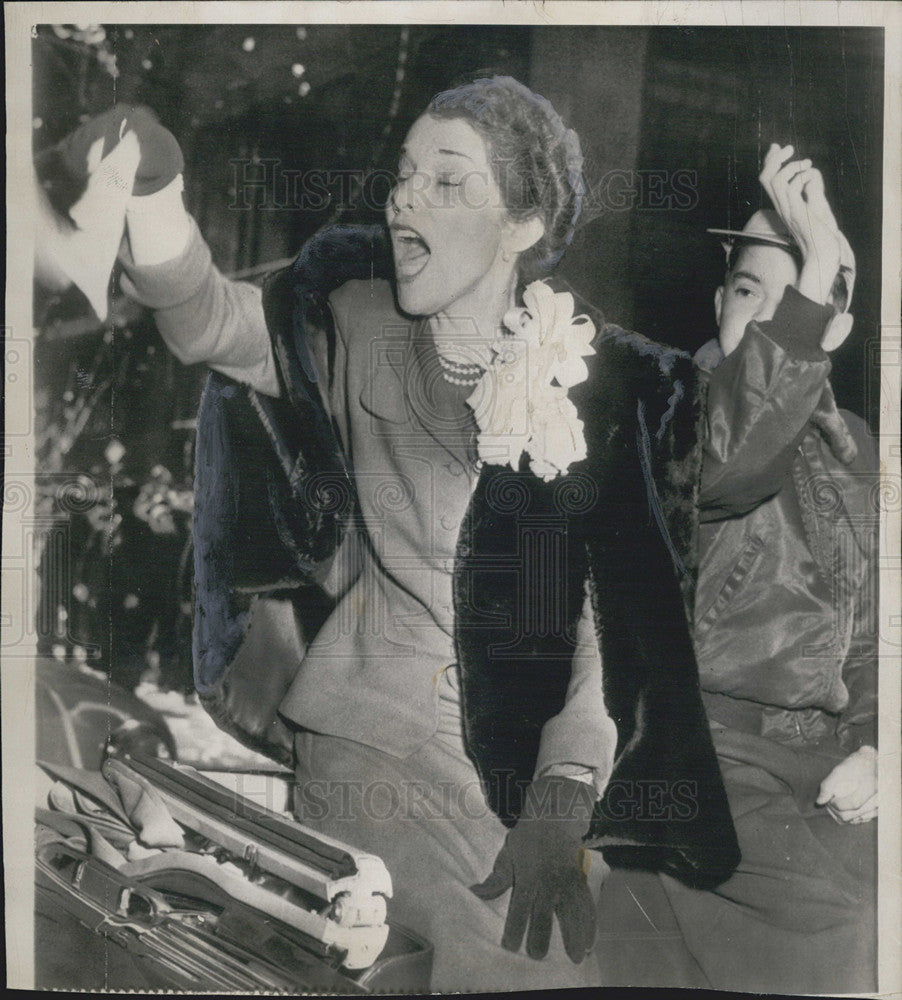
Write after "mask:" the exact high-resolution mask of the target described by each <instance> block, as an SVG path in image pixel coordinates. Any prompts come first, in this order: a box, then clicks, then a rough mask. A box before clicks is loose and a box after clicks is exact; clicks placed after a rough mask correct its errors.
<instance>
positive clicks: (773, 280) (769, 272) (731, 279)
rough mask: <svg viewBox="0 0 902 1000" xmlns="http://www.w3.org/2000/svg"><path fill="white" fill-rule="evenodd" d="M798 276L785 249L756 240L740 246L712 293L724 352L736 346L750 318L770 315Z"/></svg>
mask: <svg viewBox="0 0 902 1000" xmlns="http://www.w3.org/2000/svg"><path fill="white" fill-rule="evenodd" d="M798 280H799V269H798V266H797V265H796V262H795V260H793V258H792V256H791V254H789V253H787V252H786V251H785V250H781V249H780V248H779V247H773V246H766V245H763V244H760V243H749V244H746V245H745V246H743V247H742V248H741V249H740V250H739V252H738V254H737V255H736V263H735V264H734V266H733V270H732V271H730V272H729V273H728V274H727V277H726V280H725V281H724V283H723V285H722V286H721V287H720V288H718V289H717V292H716V294H715V296H714V311H715V313H716V314H717V324H718V327H719V328H720V333H719V335H718V336H719V339H720V347H721V350H722V351H723V352H724V354H729V353H730V352H731V351H733V350H735V349H736V347H737V346H738V344H739V341H740V340H742V335H743V333H744V332H745V328H746V325H747V324H748V323H750V322H751V321H752V320H757V321H758V322H762V321H763V320H768V319H773V315H774V313H775V312H776V310H777V306H778V305H779V304H780V300H781V299H782V298H783V292H784V291H785V289H786V286H787V285H793V286H794V285H795V283H796V282H797V281H798Z"/></svg>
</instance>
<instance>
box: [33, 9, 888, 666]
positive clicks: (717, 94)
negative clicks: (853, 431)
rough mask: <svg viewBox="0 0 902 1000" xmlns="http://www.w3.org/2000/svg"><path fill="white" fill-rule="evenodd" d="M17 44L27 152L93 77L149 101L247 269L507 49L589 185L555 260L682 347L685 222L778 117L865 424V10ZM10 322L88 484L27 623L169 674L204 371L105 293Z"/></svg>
mask: <svg viewBox="0 0 902 1000" xmlns="http://www.w3.org/2000/svg"><path fill="white" fill-rule="evenodd" d="M33 53H34V120H33V126H34V131H33V136H34V149H35V152H36V153H37V152H40V151H42V150H44V149H46V148H48V147H49V146H51V145H53V144H54V143H56V142H57V141H59V140H60V139H61V138H62V137H63V136H64V135H66V134H67V133H68V132H70V131H71V130H72V129H74V128H75V127H77V125H78V124H79V123H80V122H81V121H83V120H85V119H86V118H88V117H90V116H91V115H93V114H96V113H98V112H100V111H103V110H105V109H107V108H109V107H110V106H111V105H112V104H113V103H115V102H116V101H125V102H132V103H142V104H147V105H149V106H150V107H151V108H152V109H153V110H154V111H155V112H156V113H157V115H158V116H159V117H160V119H161V121H162V122H163V124H165V125H166V126H167V127H168V128H170V129H171V130H172V132H173V133H174V134H175V136H176V137H177V138H178V140H179V142H180V144H181V146H182V149H183V150H184V153H185V159H186V164H187V166H186V188H187V190H186V196H187V201H188V207H189V210H190V211H191V212H192V214H194V216H195V217H196V218H197V220H198V222H199V224H200V227H201V229H202V231H203V233H204V235H205V236H206V238H207V241H208V242H209V244H210V246H211V248H212V250H213V254H214V259H215V260H216V262H217V264H218V265H219V266H220V268H222V269H223V270H224V271H226V272H229V273H239V274H242V275H248V276H249V277H251V278H254V279H257V278H260V277H262V275H263V274H265V272H266V270H267V265H269V264H271V263H272V262H275V261H278V260H280V259H282V258H284V257H286V256H288V255H290V254H291V253H292V252H294V251H296V250H297V248H298V247H299V246H300V244H301V243H302V241H303V240H304V238H305V237H306V236H308V235H309V234H310V233H312V232H313V231H314V230H315V229H317V228H318V227H319V226H320V225H322V224H323V223H325V222H327V221H330V220H333V219H336V218H341V219H344V220H348V221H351V220H357V219H363V218H368V217H374V216H376V215H378V212H379V206H378V204H377V202H378V200H379V198H380V197H384V195H385V193H386V191H387V185H386V184H385V183H384V180H385V177H386V176H387V174H388V172H389V171H392V170H394V168H395V166H396V157H397V149H398V147H399V145H400V143H401V141H402V139H403V136H404V134H405V132H406V130H407V129H408V128H409V126H410V124H411V123H412V121H413V120H414V119H415V118H416V116H417V115H418V114H419V113H420V112H421V111H422V109H423V108H424V107H425V105H426V103H427V102H428V100H429V98H430V97H431V96H432V95H433V94H434V93H436V92H437V91H439V90H441V89H443V88H445V87H447V86H449V85H452V84H453V83H455V82H459V81H460V80H462V79H466V78H471V77H472V76H473V75H474V74H481V73H492V72H499V73H508V74H510V75H513V76H515V77H517V78H519V79H521V80H523V81H524V82H527V83H528V84H529V85H530V86H532V87H533V88H534V89H535V90H537V91H538V92H539V93H541V94H543V95H544V96H546V97H547V98H549V99H550V100H551V102H552V103H553V104H554V106H555V107H556V108H557V109H558V111H560V113H561V114H562V115H563V117H564V118H565V120H567V122H568V123H569V124H570V125H572V126H573V127H574V128H575V129H576V130H577V132H578V133H579V135H580V137H581V140H582V144H583V150H584V152H585V155H586V174H587V179H588V183H589V187H590V196H589V198H588V202H587V205H586V209H585V211H584V213H583V217H582V220H581V225H580V228H579V231H578V233H577V235H576V237H575V239H574V244H573V247H572V249H571V251H570V252H569V253H568V255H567V256H566V257H565V259H564V262H563V264H562V265H561V268H560V273H561V274H562V275H563V276H564V277H565V278H566V279H567V280H568V281H569V282H570V283H571V284H572V285H573V286H574V287H575V288H576V289H577V290H578V291H579V292H581V293H582V294H583V295H585V296H586V297H587V298H589V299H590V300H592V301H593V302H594V303H596V304H597V305H598V306H600V307H601V308H602V309H603V310H604V312H605V314H606V316H607V317H608V319H610V320H611V321H613V322H617V323H619V324H620V325H622V326H626V327H632V328H634V329H637V330H639V331H641V332H643V333H646V334H648V335H649V336H652V337H655V338H657V339H660V340H664V341H667V342H669V343H672V344H674V345H677V346H680V347H683V348H686V349H688V350H695V349H696V348H697V347H699V346H700V345H701V344H702V343H703V342H704V341H705V340H707V339H708V338H710V337H711V336H713V335H714V333H715V326H714V314H713V296H714V291H715V289H716V287H717V285H718V284H719V282H720V279H721V277H722V273H723V265H724V255H723V250H722V249H721V247H720V245H719V244H718V243H717V242H716V241H715V240H714V239H713V238H712V237H710V236H708V235H706V233H705V230H706V228H707V227H711V226H717V227H722V228H727V227H731V228H732V227H737V228H741V226H742V225H743V224H744V222H745V221H746V219H747V218H748V216H749V215H751V213H752V212H753V211H755V210H756V209H757V208H759V207H762V206H763V205H764V204H765V199H764V196H763V194H762V192H761V190H760V187H759V185H758V180H757V174H758V170H759V168H760V162H761V158H762V156H763V153H764V151H765V150H766V149H767V147H768V145H769V144H770V142H772V141H777V142H781V143H787V142H791V143H792V144H793V145H795V147H796V151H797V154H798V155H800V156H810V157H811V158H812V159H813V160H814V161H815V163H816V165H817V166H819V167H820V168H821V170H822V171H823V173H824V176H825V179H826V185H827V193H828V197H829V198H830V201H831V203H832V205H833V206H834V210H835V212H836V215H837V219H838V220H839V223H840V225H841V226H842V228H843V229H844V231H845V232H846V234H847V236H848V238H849V241H850V242H851V244H852V247H853V248H854V250H855V253H856V256H857V261H858V278H857V285H856V289H855V301H854V302H853V312H854V314H855V328H854V331H853V333H852V335H851V337H850V338H849V340H848V341H847V342H846V344H845V345H844V346H843V347H842V348H841V349H840V350H839V351H837V352H836V353H835V354H834V359H833V360H834V374H833V384H834V389H835V391H836V395H837V397H838V400H839V403H840V405H841V406H845V407H847V408H849V409H851V410H854V411H856V412H858V413H861V414H862V415H863V416H865V417H866V419H868V421H869V423H870V424H871V426H872V428H876V426H877V421H878V414H879V400H878V399H877V393H876V382H875V384H874V385H873V386H870V385H869V384H868V375H869V367H868V364H867V359H868V355H869V350H870V346H869V345H872V344H873V343H874V342H875V341H876V340H877V338H879V326H878V323H879V315H880V308H879V307H880V302H879V297H880V275H881V256H880V251H881V238H880V233H881V219H882V199H881V180H882V178H881V163H882V122H883V59H884V50H883V33H882V31H881V30H880V29H865V28H861V29H857V28H843V29H839V28H835V29H834V28H829V29H828V28H823V29H822V28H801V29H786V28H708V27H703V28H702V27H700V28H654V29H645V28H631V27H622V28H621V27H541V28H532V27H501V26H498V27H486V26H480V27H444V26H433V25H424V26H420V25H418V26H411V27H403V28H402V27H394V26H373V25H367V26H359V27H357V26H354V27H349V26H341V25H326V26H323V25H313V26H302V25H252V26H247V25H222V26H217V27H194V26H191V27H186V26H148V25H133V26H125V25H115V26H113V25H104V26H100V25H93V26H84V25H82V26H75V25H54V26H49V25H48V26H41V27H39V28H38V29H37V32H36V36H35V38H34V49H33ZM292 171H296V172H300V173H302V174H303V175H305V176H313V173H312V172H315V174H316V176H317V177H318V178H319V181H318V186H317V188H316V190H315V191H313V192H308V196H307V197H305V198H301V199H298V198H297V197H293V196H292V195H291V193H290V192H289V191H288V189H287V188H284V187H280V186H279V185H280V184H284V181H285V178H286V177H287V176H288V175H289V174H290V172H292ZM367 174H368V175H370V176H371V177H372V178H374V180H373V183H361V181H362V179H363V178H364V177H365V176H366V175H367ZM272 178H276V184H275V185H273V183H272V181H271V179H272ZM261 180H262V181H264V183H263V184H259V183H257V184H255V183H253V182H255V181H261ZM302 202H303V204H302ZM242 206H243V207H242ZM36 327H37V328H38V331H39V334H38V338H37V342H36V383H37V388H38V392H39V405H38V409H39V413H38V426H39V440H38V445H39V461H40V462H41V463H42V465H43V467H44V468H45V469H46V470H48V471H50V472H54V473H56V472H70V473H72V474H84V475H86V476H88V477H90V479H91V482H92V484H93V488H95V489H96V488H97V484H107V485H105V486H104V487H103V489H104V490H105V491H106V492H105V493H104V494H103V497H102V498H101V499H99V500H98V503H97V505H96V506H95V509H94V512H93V516H94V520H95V522H96V523H94V524H93V525H92V524H89V523H87V520H88V515H87V513H86V512H80V513H78V514H77V516H76V515H74V514H73V515H72V516H68V515H67V517H68V522H69V538H70V541H69V542H66V543H61V544H60V545H57V546H56V549H58V550H59V552H60V553H61V554H59V555H58V556H57V557H56V558H58V559H59V560H63V561H65V562H66V564H67V566H68V567H69V569H67V570H62V569H60V567H56V568H53V567H49V568H48V567H45V570H44V572H43V574H42V577H43V579H44V580H51V579H53V580H60V579H63V578H66V579H73V578H74V579H75V580H76V583H75V587H74V589H73V594H74V596H73V594H66V593H65V592H64V591H65V590H66V589H68V588H67V587H63V588H62V590H60V588H59V587H56V589H55V590H52V592H49V591H47V587H46V586H45V593H44V600H43V603H42V610H41V626H40V628H41V629H42V630H43V631H42V634H43V635H44V637H45V640H44V641H45V645H47V646H48V647H50V646H56V647H57V648H58V649H59V648H60V647H64V648H65V649H66V651H67V652H68V651H70V650H71V649H72V648H73V647H79V649H80V652H79V655H82V656H86V657H87V658H88V661H89V662H95V663H96V664H97V665H99V666H100V667H102V668H103V669H105V670H115V671H116V672H117V673H118V674H119V679H121V680H124V681H126V682H127V683H134V682H135V681H136V679H137V678H138V677H140V676H141V674H142V672H144V671H146V670H147V669H148V663H150V664H151V666H152V668H153V669H154V670H156V671H157V672H158V673H159V674H161V677H162V681H163V682H164V683H172V684H173V685H175V686H178V685H180V684H184V685H185V686H187V685H188V684H189V683H190V681H189V680H188V677H189V674H188V670H189V668H188V667H187V663H186V657H187V656H188V644H189V639H188V636H189V634H190V576H191V565H190V550H189V545H188V537H187V536H188V528H189V524H190V494H191V476H192V454H193V452H192V448H193V418H194V414H195V412H196V407H197V401H198V399H199V394H200V390H201V387H202V385H203V378H204V372H203V370H202V369H200V368H188V369H186V368H183V367H181V366H180V365H178V363H176V362H175V361H174V360H173V359H172V358H171V357H169V355H168V353H167V352H166V350H165V348H164V347H163V345H162V342H161V341H160V340H159V339H158V337H157V335H156V333H155V331H154V329H153V324H152V321H151V320H150V318H149V317H148V316H147V315H146V314H144V313H142V312H141V310H139V309H138V308H137V307H135V306H134V305H131V304H129V303H127V302H124V301H121V302H118V303H116V304H115V305H114V308H113V313H112V321H111V323H108V324H107V327H106V329H102V328H101V325H100V324H99V323H98V322H97V320H96V317H94V316H93V313H92V312H91V310H90V308H89V306H88V305H87V302H86V301H85V300H84V299H83V298H82V297H81V295H80V293H78V292H77V291H75V290H71V291H69V292H67V293H65V294H61V295H60V294H55V295H48V294H39V295H38V297H37V300H36ZM125 400H127V405H126V404H125ZM101 492H103V490H101ZM50 502H52V501H50V500H48V503H50ZM98 511H99V513H98ZM69 513H70V514H71V512H69ZM73 518H75V520H78V518H81V519H82V520H83V521H85V523H84V524H82V525H81V526H80V527H79V525H77V524H75V523H74V521H73ZM129 525H130V527H129ZM79 532H80V534H79ZM75 537H78V538H79V539H80V541H78V542H77V543H75V542H73V541H72V539H73V538H75ZM91 546H94V550H96V552H95V556H94V557H93V561H92V559H91V558H87V557H86V556H85V552H90V551H92V550H91V548H90V547H91ZM51 550H53V546H51ZM164 551H165V553H167V554H166V555H165V557H162V556H161V555H160V553H161V552H164ZM79 560H80V562H79ZM45 561H46V559H45ZM76 566H82V567H83V568H82V569H79V570H78V571H76V569H75V568H73V567H76ZM70 573H74V574H75V576H74V577H72V576H71V575H70ZM161 591H164V592H165V593H166V594H168V595H169V597H168V598H167V599H165V600H164V599H162V598H161V595H160V592H161ZM155 594H156V597H154V595H155ZM126 598H127V599H126ZM92 602H93V605H92ZM111 603H112V605H115V606H114V607H111V606H110V605H111ZM120 604H121V605H122V606H121V607H120V606H119V605H120ZM126 604H127V605H128V607H126ZM111 622H112V623H113V624H110V623H111Z"/></svg>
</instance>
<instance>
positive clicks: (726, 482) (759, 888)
mask: <svg viewBox="0 0 902 1000" xmlns="http://www.w3.org/2000/svg"><path fill="white" fill-rule="evenodd" d="M791 155H792V148H791V147H786V148H785V149H781V148H780V147H778V146H772V147H771V149H770V151H769V152H768V154H767V156H766V158H765V162H764V167H763V169H762V172H761V181H762V184H763V186H764V188H765V190H766V191H767V192H768V194H769V195H770V197H771V200H772V202H773V204H774V205H775V207H776V209H777V211H776V212H774V211H764V212H756V213H755V214H754V215H753V216H752V218H751V219H750V220H749V222H748V223H747V224H746V226H745V228H744V229H743V230H742V231H739V232H736V231H725V230H712V232H715V233H718V234H720V235H722V236H724V237H726V238H727V239H728V243H727V244H725V246H726V249H727V251H728V265H727V273H726V276H725V279H724V283H723V285H722V286H721V287H720V288H718V289H717V293H716V296H715V310H716V314H717V320H718V326H719V335H718V338H717V340H716V341H711V342H709V343H708V344H706V345H705V346H704V347H703V348H702V349H701V350H700V351H699V353H698V355H697V358H696V360H697V363H698V364H699V365H700V367H702V368H703V369H707V370H709V371H710V384H709V413H712V414H719V415H720V417H721V419H720V420H719V421H718V422H714V421H709V426H708V428H707V436H706V441H705V468H704V475H703V480H702V491H701V496H700V508H701V512H700V518H701V525H700V531H699V578H698V586H697V590H696V598H695V611H694V636H693V638H694V642H695V647H696V655H697V658H698V663H699V676H700V682H701V687H702V690H703V699H704V702H705V707H706V710H707V712H708V718H709V721H710V724H711V728H712V733H713V737H714V744H715V749H716V751H717V754H718V759H719V762H720V765H721V772H722V774H723V777H724V781H725V784H726V789H727V795H728V798H729V800H730V807H731V811H732V814H733V820H734V824H735V826H736V831H737V835H738V838H739V843H740V848H741V851H742V861H741V863H740V865H739V868H738V870H737V871H736V873H735V874H734V875H733V876H732V877H731V878H730V879H728V880H727V882H725V883H724V884H723V885H721V886H720V887H719V888H717V889H716V890H714V891H712V892H699V891H696V890H692V889H688V888H686V887H685V886H683V885H680V884H679V883H677V882H676V881H675V880H673V879H671V878H669V877H668V876H666V875H663V876H660V882H656V881H655V879H654V877H646V876H642V875H633V874H631V875H629V876H623V875H619V874H618V873H614V874H613V875H612V877H611V879H610V880H609V883H608V885H606V887H605V890H604V891H603V893H602V904H601V927H600V937H601V940H600V941H599V956H600V961H601V963H602V974H603V975H604V970H605V966H606V965H607V967H608V971H609V972H611V973H613V975H614V977H615V981H620V977H621V976H622V981H623V982H629V983H632V984H636V985H639V984H642V978H641V977H642V975H643V973H642V971H641V968H639V967H638V963H632V965H630V964H628V959H627V958H626V957H624V958H623V959H621V960H620V961H622V962H623V964H622V965H621V968H622V973H620V974H619V975H618V972H617V971H616V965H617V963H618V959H617V957H616V955H615V952H617V950H618V948H617V947H611V944H612V941H611V939H614V943H615V944H616V945H621V944H622V943H623V938H624V937H628V936H629V928H630V927H631V926H634V927H635V931H636V938H637V939H640V938H641V939H642V940H641V945H640V947H641V948H642V950H643V954H644V956H645V961H644V962H643V963H642V965H643V966H644V967H645V968H647V969H649V972H648V973H647V975H648V976H650V977H651V978H650V979H649V984H651V983H652V982H653V983H655V984H656V985H664V984H665V983H666V984H667V985H671V986H675V985H707V986H713V987H715V988H718V989H741V990H753V991H758V992H778V993H797V992H798V993H802V992H804V993H819V992H831V993H832V992H847V991H848V992H852V991H856V992H857V991H862V990H873V989H876V980H875V966H874V961H875V960H874V941H875V920H874V898H873V895H874V877H875V828H874V824H872V823H871V824H869V821H870V820H872V819H873V818H874V817H876V814H877V797H876V751H875V749H874V747H875V743H876V683H877V680H876V665H877V663H876V659H877V658H876V624H875V623H876V600H877V595H876V524H877V510H876V506H875V503H874V498H875V496H876V492H875V489H874V488H875V486H876V483H877V477H876V460H875V457H874V453H873V449H872V446H871V445H870V442H869V440H868V438H867V433H866V429H865V425H864V423H863V421H861V420H860V419H859V418H857V417H854V416H853V415H851V414H848V413H844V414H840V412H839V411H838V410H837V408H836V404H835V401H834V399H833V394H832V391H831V389H830V385H829V382H828V375H829V371H830V362H829V358H828V355H827V353H826V351H825V348H827V349H833V348H835V347H837V346H839V344H840V343H841V342H842V340H844V339H845V336H846V335H847V334H848V333H849V331H850V329H851V317H850V316H849V315H848V313H847V311H846V310H847V309H848V306H849V302H850V300H851V293H852V284H853V281H854V258H853V257H852V253H851V249H850V248H849V245H848V243H847V242H846V240H845V238H844V237H842V235H841V234H840V233H839V230H838V228H837V227H836V223H835V220H834V218H833V215H832V212H831V211H830V208H829V206H828V204H827V201H826V199H825V197H824V192H823V182H822V179H821V176H820V174H819V172H817V171H816V170H814V169H812V168H811V165H810V161H801V162H792V161H791V160H789V159H788V158H789V157H791ZM820 302H826V303H828V304H826V305H824V306H820V305H818V303H820ZM834 308H835V309H837V310H839V311H838V312H834ZM761 324H764V326H762V325H761ZM727 400H729V402H730V403H732V409H731V408H730V406H728V405H724V404H725V402H726V401H727ZM723 414H731V417H730V419H729V420H726V421H724V420H723V419H722V417H723ZM661 887H663V892H664V894H666V900H665V899H664V898H662V895H661ZM624 890H626V891H625V892H624ZM627 893H628V894H629V895H627ZM609 894H610V895H609ZM608 895H609V898H608V899H607V900H605V896H608ZM630 896H632V898H633V900H635V904H633V903H632V902H631V900H630ZM668 903H669V906H668V905H667V904H668ZM636 906H638V907H639V910H640V911H641V913H642V915H643V916H641V917H637V916H636V914H637V911H636ZM618 911H619V914H618ZM624 913H627V914H631V915H632V917H634V918H635V923H634V924H633V925H631V924H630V920H629V919H627V920H626V921H625V922H624V920H623V918H624ZM615 914H616V915H618V916H619V919H620V921H621V923H620V926H619V927H615V925H614V920H615V919H616V918H615ZM643 921H644V927H643ZM649 924H652V926H653V927H654V928H655V933H654V934H653V935H648V934H647V933H646V932H647V931H648V926H649ZM624 926H625V927H626V929H624ZM606 937H607V938H608V940H607V941H606V940H605V938H606ZM656 948H657V949H659V953H658V955H657V960H655V959H653V958H652V960H651V961H649V959H650V958H651V957H652V955H653V954H654V949H656ZM607 981H611V980H610V979H609V980H607Z"/></svg>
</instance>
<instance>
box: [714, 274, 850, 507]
mask: <svg viewBox="0 0 902 1000" xmlns="http://www.w3.org/2000/svg"><path fill="white" fill-rule="evenodd" d="M833 316H834V310H833V307H832V306H819V305H817V304H816V303H814V302H812V301H811V300H810V299H807V298H806V297H805V296H803V295H801V294H800V293H799V292H797V291H796V290H795V289H794V288H792V287H791V286H787V288H786V292H785V294H784V296H783V299H782V301H781V303H780V305H779V306H778V307H777V311H776V313H775V314H774V317H773V319H771V320H768V321H766V322H762V323H755V322H752V323H750V324H749V325H748V327H746V330H745V334H744V336H743V338H742V340H741V341H740V343H739V345H738V346H737V348H736V349H735V350H734V351H732V352H731V353H730V354H729V355H728V356H727V357H726V358H725V359H724V360H723V362H722V363H721V364H720V365H719V366H718V367H717V368H716V369H715V370H714V371H713V372H711V373H710V374H709V375H708V389H707V417H706V423H705V432H704V438H705V439H704V453H703V461H702V478H701V488H700V493H699V508H700V513H701V518H702V520H706V521H713V520H719V519H721V518H724V517H732V516H736V515H742V514H746V513H748V512H749V511H750V510H753V509H754V508H755V507H756V506H758V504H760V503H762V502H763V501H764V500H766V499H767V498H768V497H770V496H773V495H774V494H775V493H776V492H777V491H778V490H779V489H780V487H781V486H782V485H783V483H784V481H785V479H786V476H787V475H788V474H789V471H790V468H791V465H792V460H793V456H794V455H795V452H796V449H797V447H798V445H799V442H800V441H801V438H802V435H803V434H804V432H805V427H806V425H807V424H808V422H809V420H810V419H811V416H812V414H813V413H814V411H815V409H816V407H817V404H818V402H819V400H820V398H821V395H822V394H823V392H824V390H825V387H826V385H827V377H828V375H829V373H830V360H829V358H828V356H827V354H826V353H825V351H824V350H823V349H822V348H821V346H820V342H821V339H822V337H823V334H824V331H825V330H826V327H827V324H828V323H829V321H830V320H831V319H832V317H833Z"/></svg>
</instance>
